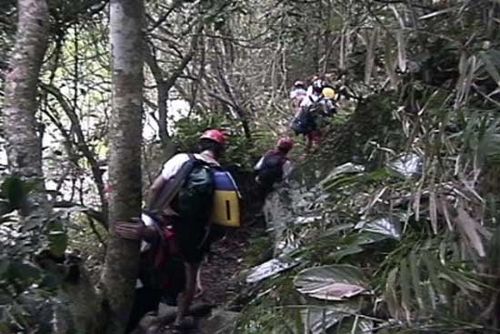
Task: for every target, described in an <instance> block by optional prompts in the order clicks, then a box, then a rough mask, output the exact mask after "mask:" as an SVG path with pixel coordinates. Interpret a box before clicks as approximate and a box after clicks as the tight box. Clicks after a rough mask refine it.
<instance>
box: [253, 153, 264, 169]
mask: <svg viewBox="0 0 500 334" xmlns="http://www.w3.org/2000/svg"><path fill="white" fill-rule="evenodd" d="M263 164H264V156H262V157H261V158H260V160H259V161H258V162H257V163H256V164H255V166H254V167H253V170H254V171H259V170H260V169H261V168H262V165H263Z"/></svg>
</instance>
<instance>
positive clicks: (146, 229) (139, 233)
mask: <svg viewBox="0 0 500 334" xmlns="http://www.w3.org/2000/svg"><path fill="white" fill-rule="evenodd" d="M113 230H114V232H115V233H116V235H118V236H119V237H121V238H123V239H129V240H143V239H144V240H146V241H152V240H154V239H155V238H157V236H158V233H157V231H156V229H155V228H154V226H146V225H145V224H144V223H143V222H142V221H135V222H127V221H117V222H114V223H113Z"/></svg>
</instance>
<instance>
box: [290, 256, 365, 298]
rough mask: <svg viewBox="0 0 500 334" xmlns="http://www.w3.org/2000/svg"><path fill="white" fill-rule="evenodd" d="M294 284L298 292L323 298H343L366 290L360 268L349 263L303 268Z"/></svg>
mask: <svg viewBox="0 0 500 334" xmlns="http://www.w3.org/2000/svg"><path fill="white" fill-rule="evenodd" d="M294 284H295V288H296V289H297V290H298V291H299V292H300V293H302V294H305V295H308V296H311V297H314V298H318V299H324V300H337V301H339V300H344V299H348V298H350V297H353V296H356V295H359V294H361V293H363V292H367V290H368V289H367V284H366V282H365V280H364V279H363V274H362V273H361V270H360V269H359V268H357V267H354V266H349V265H331V266H323V267H315V268H309V269H305V270H303V271H301V272H300V273H299V274H298V275H297V276H296V277H295V280H294Z"/></svg>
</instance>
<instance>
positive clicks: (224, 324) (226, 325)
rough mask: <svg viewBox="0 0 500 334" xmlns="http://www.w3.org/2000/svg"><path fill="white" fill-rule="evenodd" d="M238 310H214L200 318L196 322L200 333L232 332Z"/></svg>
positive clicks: (220, 333)
mask: <svg viewBox="0 0 500 334" xmlns="http://www.w3.org/2000/svg"><path fill="white" fill-rule="evenodd" d="M239 315H240V314H239V313H238V312H231V311H224V310H216V311H214V312H213V313H212V315H211V316H209V317H208V318H202V319H200V320H199V322H198V328H199V330H200V334H201V333H203V334H225V333H233V332H234V330H235V329H236V328H235V327H236V321H237V319H238V317H239Z"/></svg>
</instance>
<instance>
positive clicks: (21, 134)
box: [3, 0, 49, 216]
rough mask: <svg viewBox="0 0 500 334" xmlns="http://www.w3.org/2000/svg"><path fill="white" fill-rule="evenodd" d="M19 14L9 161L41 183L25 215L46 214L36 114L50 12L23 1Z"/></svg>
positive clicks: (8, 89) (9, 82) (10, 83)
mask: <svg viewBox="0 0 500 334" xmlns="http://www.w3.org/2000/svg"><path fill="white" fill-rule="evenodd" d="M18 15H19V21H18V22H19V23H18V26H17V36H16V44H15V46H14V50H13V52H12V56H11V59H10V63H9V68H8V70H7V74H6V76H5V109H4V118H3V122H4V124H3V126H4V131H5V138H6V139H7V143H6V149H7V158H8V165H9V169H10V172H11V173H12V174H15V175H18V176H19V177H21V178H22V179H24V180H27V181H35V182H36V184H37V186H36V188H35V191H34V192H33V194H32V196H30V203H29V205H26V206H25V207H24V208H22V210H21V213H22V214H23V215H24V216H27V215H28V214H40V215H46V214H47V212H48V201H47V197H46V195H45V186H44V183H43V173H42V152H41V139H40V137H39V136H38V134H37V122H36V119H35V113H36V110H37V98H36V97H37V84H38V76H39V74H40V69H41V67H42V63H43V57H44V55H45V51H46V49H47V43H48V31H49V10H48V6H47V3H46V2H45V0H19V1H18Z"/></svg>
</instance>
